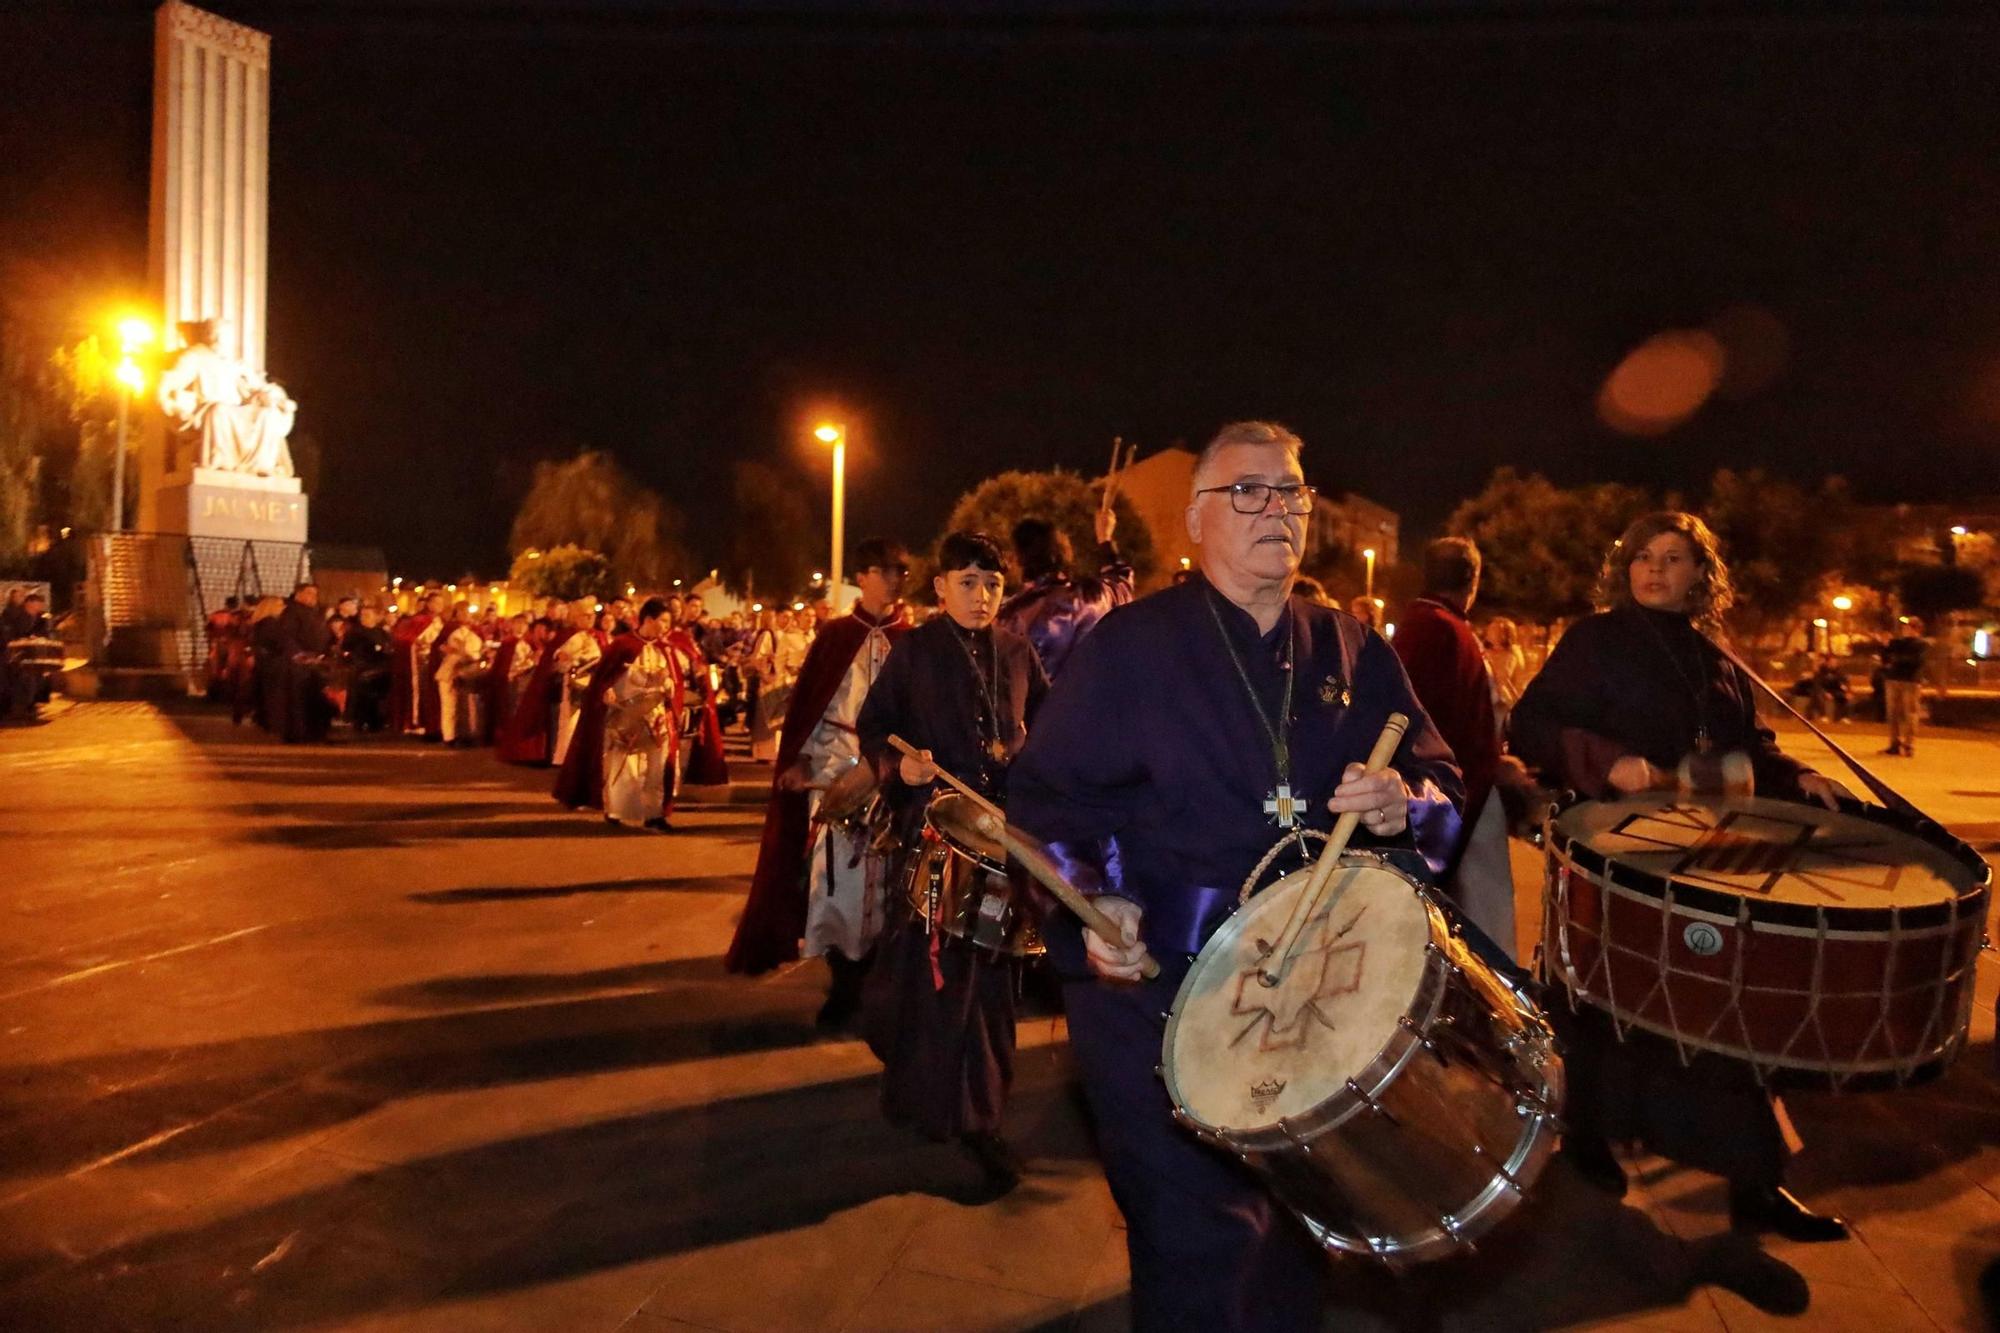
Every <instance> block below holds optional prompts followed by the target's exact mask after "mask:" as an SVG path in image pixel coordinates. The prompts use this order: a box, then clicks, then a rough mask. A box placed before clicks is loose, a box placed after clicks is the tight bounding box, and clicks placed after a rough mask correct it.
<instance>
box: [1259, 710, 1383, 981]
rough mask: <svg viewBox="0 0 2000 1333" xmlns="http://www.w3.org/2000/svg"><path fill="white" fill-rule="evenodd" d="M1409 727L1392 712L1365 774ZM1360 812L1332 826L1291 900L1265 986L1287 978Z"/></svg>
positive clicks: (1263, 977)
mask: <svg viewBox="0 0 2000 1333" xmlns="http://www.w3.org/2000/svg"><path fill="white" fill-rule="evenodd" d="M1409 729H1410V719H1409V718H1408V717H1407V716H1406V715H1404V714H1402V713H1391V714H1389V720H1388V721H1387V722H1385V723H1383V724H1382V734H1381V735H1380V736H1377V737H1376V738H1375V748H1374V749H1373V750H1371V751H1369V753H1368V762H1367V763H1366V764H1365V765H1363V766H1362V767H1363V773H1362V776H1364V777H1366V776H1367V775H1368V774H1369V773H1380V772H1381V771H1382V770H1383V769H1385V768H1387V767H1388V766H1389V761H1390V760H1391V759H1393V758H1395V757H1396V747H1397V746H1399V745H1401V744H1402V743H1403V733H1404V732H1406V731H1408V730H1409ZM1360 824H1361V812H1360V811H1359V810H1349V811H1348V812H1347V813H1345V814H1343V815H1342V816H1341V817H1340V818H1339V819H1338V820H1337V821H1335V823H1334V826H1333V835H1332V836H1331V837H1329V838H1328V839H1327V840H1326V846H1325V847H1324V848H1322V849H1321V850H1320V854H1319V860H1317V861H1315V862H1313V871H1312V879H1311V880H1309V881H1308V882H1307V884H1306V891H1305V892H1304V893H1302V894H1300V895H1299V896H1298V898H1297V899H1296V900H1295V901H1294V902H1293V903H1292V915H1291V917H1290V918H1289V919H1288V920H1287V921H1286V922H1285V929H1284V930H1283V932H1281V933H1280V934H1279V936H1278V942H1277V943H1276V944H1274V945H1272V946H1271V952H1269V953H1267V954H1265V955H1264V967H1263V969H1262V970H1261V971H1259V972H1258V973H1257V980H1258V981H1260V982H1262V983H1263V984H1264V985H1266V986H1275V985H1277V984H1278V983H1279V982H1280V981H1282V980H1284V976H1285V970H1286V969H1287V968H1288V967H1290V966H1291V963H1292V951H1293V950H1295V949H1297V948H1298V947H1299V939H1300V938H1301V937H1302V936H1303V935H1304V934H1305V929H1306V923H1307V922H1309V921H1311V920H1312V919H1313V917H1314V916H1316V915H1318V913H1319V900H1320V896H1321V895H1322V894H1324V893H1325V892H1326V886H1327V881H1329V880H1331V879H1332V878H1333V872H1334V870H1335V868H1336V867H1337V866H1338V863H1339V861H1340V854H1341V853H1342V852H1344V851H1346V850H1347V842H1348V839H1350V838H1352V837H1353V836H1354V830H1355V829H1356V828H1358V827H1360Z"/></svg>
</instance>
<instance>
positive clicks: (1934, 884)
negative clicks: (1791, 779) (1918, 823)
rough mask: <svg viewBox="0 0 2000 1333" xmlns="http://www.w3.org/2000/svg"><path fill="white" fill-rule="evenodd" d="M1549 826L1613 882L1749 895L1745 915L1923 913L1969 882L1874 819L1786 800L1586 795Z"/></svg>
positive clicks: (1924, 847) (1938, 855) (1941, 857)
mask: <svg viewBox="0 0 2000 1333" xmlns="http://www.w3.org/2000/svg"><path fill="white" fill-rule="evenodd" d="M1554 834H1555V838H1556V841H1557V844H1558V845H1559V846H1561V847H1563V849H1564V850H1565V851H1567V852H1568V853H1569V854H1570V856H1571V857H1572V858H1574V859H1576V860H1578V862H1579V863H1580V864H1582V865H1583V866H1584V867H1585V868H1586V869H1594V868H1595V866H1594V865H1593V862H1602V863H1603V868H1604V870H1605V871H1606V872H1607V873H1608V874H1609V876H1610V878H1611V879H1612V880H1613V881H1614V882H1616V883H1617V884H1618V885H1619V886H1620V887H1623V888H1627V889H1632V890H1635V891H1640V892H1647V891H1651V892H1653V893H1655V894H1656V895H1658V894H1662V893H1664V891H1665V889H1666V887H1667V886H1668V885H1669V884H1671V885H1672V886H1673V887H1674V889H1675V891H1676V896H1681V895H1683V894H1684V893H1685V892H1686V891H1688V890H1694V891H1697V892H1699V891H1706V892H1709V893H1720V894H1724V895H1729V896H1733V897H1736V898H1743V899H1748V900H1749V903H1748V909H1749V915H1750V916H1751V918H1752V919H1757V918H1758V917H1760V916H1767V915H1768V916H1769V917H1771V918H1773V919H1779V918H1787V919H1788V918H1789V917H1791V916H1793V915H1795V914H1796V913H1797V912H1798V910H1799V909H1807V910H1812V911H1818V910H1824V911H1826V912H1827V913H1828V914H1829V915H1836V916H1837V915H1838V914H1839V913H1841V912H1844V911H1857V912H1862V911H1865V912H1879V911H1882V910H1884V909H1891V908H1894V909H1900V910H1902V911H1905V912H1908V911H1917V912H1921V911H1922V909H1925V908H1934V909H1935V908H1948V907H1949V906H1950V905H1951V904H1953V903H1955V902H1956V901H1957V900H1958V899H1959V898H1960V897H1961V896H1962V895H1963V894H1964V893H1966V892H1967V891H1969V890H1971V889H1972V888H1973V887H1974V885H1973V883H1972V876H1971V874H1970V873H1969V872H1968V871H1967V869H1966V868H1965V867H1964V866H1962V865H1960V864H1959V863H1958V862H1957V861H1956V860H1954V859H1953V858H1952V857H1951V856H1950V855H1949V854H1948V853H1946V852H1945V851H1944V850H1943V849H1942V848H1939V847H1935V846H1933V845H1932V844H1930V843H1928V842H1925V841H1924V840H1922V839H1921V838H1918V837H1915V836H1913V835H1911V834H1907V833H1903V832H1900V831H1899V830H1897V829H1895V828H1892V827H1889V826H1888V825H1887V824H1884V823H1881V822H1878V821H1876V820H1872V819H1863V818H1861V817H1860V816H1857V815H1850V814H1845V813H1842V812H1840V811H1836V810H1828V809H1826V808H1825V807H1823V806H1817V805H1802V804H1799V803H1797V802H1794V801H1772V800H1765V799H1763V798H1760V797H1743V798H1738V799H1732V800H1721V801H1713V802H1705V801H1695V800H1685V799H1681V798H1679V797H1673V796H1666V795H1663V794H1654V795H1647V796H1636V797H1632V798H1630V799H1627V800H1621V801H1585V802H1583V803H1582V804H1580V805H1575V806H1572V807H1570V808H1569V809H1568V810H1565V811H1564V812H1563V813H1562V814H1561V815H1559V816H1557V817H1556V820H1555V825H1554ZM1621 871H1622V872H1623V873H1621Z"/></svg>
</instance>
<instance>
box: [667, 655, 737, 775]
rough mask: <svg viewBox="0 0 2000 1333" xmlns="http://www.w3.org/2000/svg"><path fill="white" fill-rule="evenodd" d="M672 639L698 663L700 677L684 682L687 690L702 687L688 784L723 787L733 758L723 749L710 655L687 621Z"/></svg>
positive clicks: (695, 663)
mask: <svg viewBox="0 0 2000 1333" xmlns="http://www.w3.org/2000/svg"><path fill="white" fill-rule="evenodd" d="M669 639H670V640H671V642H672V643H673V645H674V647H676V648H678V649H680V650H681V651H682V652H684V653H686V654H687V655H688V658H689V660H690V661H692V662H693V663H694V675H695V677H696V679H693V680H688V681H684V682H682V689H683V691H686V690H690V689H699V690H700V691H701V724H700V725H699V726H698V727H696V728H695V733H694V736H693V737H692V739H691V740H690V741H689V746H690V748H689V750H688V770H687V780H688V785H689V786H693V787H720V786H722V785H723V784H724V783H726V782H728V781H729V759H728V757H727V756H726V755H725V754H724V753H723V749H722V719H720V718H719V717H717V716H716V715H715V691H714V690H711V689H710V688H709V687H708V658H706V657H705V656H703V655H702V651H701V648H700V647H699V646H698V645H697V644H696V643H695V641H694V635H693V634H691V633H689V632H688V629H687V627H686V626H685V625H683V626H681V627H680V628H678V629H676V630H675V631H674V632H673V633H672V634H671V635H670V636H669Z"/></svg>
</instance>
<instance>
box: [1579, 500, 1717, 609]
mask: <svg viewBox="0 0 2000 1333" xmlns="http://www.w3.org/2000/svg"><path fill="white" fill-rule="evenodd" d="M1668 532H1677V533H1679V534H1680V535H1681V536H1683V537H1685V538H1687V543H1688V545H1689V546H1691V547H1692V548H1694V559H1695V564H1696V565H1697V566H1698V567H1699V570H1698V572H1697V574H1696V576H1695V581H1694V586H1693V587H1691V588H1689V589H1688V615H1689V617H1690V618H1691V619H1692V620H1693V621H1694V623H1695V624H1696V625H1697V626H1698V627H1700V628H1701V629H1703V630H1705V631H1708V632H1710V633H1715V632H1717V631H1719V630H1721V628H1722V617H1723V616H1724V615H1725V614H1726V613H1727V612H1728V610H1729V608H1730V607H1731V606H1733V605H1735V603H1736V585H1734V584H1733V583H1731V582H1730V581H1729V566H1728V565H1727V564H1726V563H1724V561H1723V559H1722V548H1721V544H1720V543H1718V542H1717V541H1716V539H1715V533H1714V532H1713V531H1711V530H1710V528H1709V526H1708V524H1706V523H1704V522H1702V521H1701V519H1700V518H1699V517H1698V516H1697V515H1694V514H1688V513H1683V512H1682V511H1680V510H1678V509H1666V510H1661V511H1660V512H1659V513H1656V514H1647V515H1646V516H1645V517H1643V518H1641V519H1638V520H1637V521H1636V522H1634V523H1633V524H1632V526H1631V527H1629V528H1627V529H1625V535H1624V536H1622V537H1620V538H1619V539H1618V540H1617V541H1615V542H1613V543H1612V544H1611V550H1610V551H1609V552H1608V553H1607V554H1606V555H1605V557H1604V568H1603V569H1602V570H1601V571H1600V572H1599V573H1598V576H1597V597H1596V601H1597V608H1598V610H1600V611H1610V610H1615V609H1616V608H1618V607H1621V606H1631V605H1633V600H1632V561H1633V559H1634V558H1635V557H1636V556H1637V555H1638V554H1639V552H1641V551H1643V550H1645V549H1646V547H1647V546H1648V545H1649V544H1650V543H1651V542H1652V540H1653V539H1654V538H1655V537H1658V536H1660V535H1662V534H1663V533H1668Z"/></svg>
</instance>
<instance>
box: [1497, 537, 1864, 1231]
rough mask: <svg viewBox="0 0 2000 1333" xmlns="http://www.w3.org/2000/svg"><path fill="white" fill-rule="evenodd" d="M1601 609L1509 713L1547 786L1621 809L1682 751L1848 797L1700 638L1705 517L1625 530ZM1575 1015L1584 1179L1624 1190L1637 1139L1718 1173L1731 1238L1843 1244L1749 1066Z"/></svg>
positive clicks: (1708, 584) (1715, 590)
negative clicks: (1793, 1178)
mask: <svg viewBox="0 0 2000 1333" xmlns="http://www.w3.org/2000/svg"><path fill="white" fill-rule="evenodd" d="M1597 600H1598V604H1599V605H1600V606H1601V607H1603V608H1604V609H1603V610H1601V611H1599V612H1598V613H1597V614H1596V615H1593V616H1588V617H1586V618H1584V619H1582V620H1580V621H1578V622H1577V623H1576V624H1575V625H1572V626H1571V627H1570V629H1569V632H1568V633H1567V634H1565V635H1564V636H1563V638H1562V641H1561V643H1559V644H1558V645H1557V647H1556V650H1555V652H1554V653H1552V654H1551V655H1550V657H1549V660H1548V664H1547V665H1546V666H1545V667H1543V668H1542V671H1541V674H1540V675H1538V676H1536V677H1535V679H1534V680H1533V681H1532V682H1531V683H1530V684H1529V685H1528V688H1527V690H1526V691H1525V692H1524V693H1523V694H1522V696H1521V701H1520V703H1519V705H1517V706H1516V708H1515V710H1514V715H1513V719H1512V724H1511V730H1512V741H1513V748H1514V752H1515V753H1516V754H1518V755H1519V756H1520V757H1521V758H1522V759H1523V760H1524V761H1525V762H1527V763H1528V764H1530V765H1531V766H1533V767H1536V768H1539V769H1540V770H1541V771H1542V773H1543V775H1544V780H1545V781H1547V782H1548V784H1549V785H1550V786H1554V787H1568V788H1570V789H1572V790H1574V791H1576V792H1577V793H1578V794H1580V795H1582V796H1585V797H1588V798H1590V799H1593V800H1609V799H1616V798H1618V797H1620V796H1624V795H1629V794H1633V793H1637V792H1644V791H1649V790H1653V789H1655V788H1663V787H1664V788H1671V787H1673V786H1674V785H1675V773H1676V770H1677V768H1678V767H1679V765H1680V762H1681V760H1682V759H1683V758H1685V757H1686V756H1689V755H1696V756H1707V755H1717V756H1720V755H1723V754H1727V753H1730V752H1739V753H1741V754H1744V755H1746V756H1747V757H1748V758H1749V761H1750V766H1751V769H1752V771H1753V772H1754V774H1755V778H1756V790H1757V794H1758V795H1759V796H1767V797H1775V798H1777V799H1781V800H1795V801H1816V802H1818V803H1820V804H1823V805H1826V806H1829V807H1831V806H1833V805H1834V804H1835V802H1836V798H1837V797H1839V796H1844V795H1846V794H1847V793H1846V790H1845V789H1844V788H1842V787H1841V786H1840V785H1839V784H1838V783H1836V782H1834V781H1832V780H1831V779H1829V778H1826V777H1824V776H1822V775H1820V774H1818V773H1815V772H1813V771H1812V770H1811V769H1809V768H1807V767H1805V766H1804V765H1803V764H1800V763H1799V762H1798V761H1796V760H1794V759H1791V758H1788V757H1787V756H1786V755H1784V754H1783V753H1781V752H1780V751H1779V749H1778V746H1777V741H1776V739H1775V738H1774V737H1773V735H1772V734H1771V732H1770V731H1769V730H1767V729H1766V728H1764V727H1763V726H1761V725H1760V724H1759V723H1758V721H1757V712H1756V708H1755V702H1754V697H1753V695H1752V693H1751V691H1752V688H1753V687H1752V685H1751V682H1750V679H1749V676H1748V675H1747V674H1746V673H1745V672H1744V671H1743V670H1742V669H1741V668H1739V667H1738V666H1736V665H1735V663H1734V662H1732V661H1731V660H1730V659H1729V658H1727V657H1725V656H1724V655H1723V653H1722V650H1721V649H1720V648H1718V647H1717V646H1716V644H1715V642H1714V640H1712V639H1711V638H1710V637H1709V636H1710V635H1711V634H1714V633H1717V632H1719V630H1720V627H1721V618H1722V615H1723V613H1724V612H1725V611H1727V610H1728V609H1729V605H1730V603H1731V602H1732V601H1733V600H1734V593H1733V590H1732V588H1731V586H1730V582H1729V571H1728V569H1727V568H1726V567H1725V566H1724V564H1723V561H1722V556H1721V555H1720V553H1719V552H1718V551H1717V549H1716V541H1715V535H1714V534H1713V533H1712V532H1710V531H1709V529H1708V525H1707V524H1705V523H1703V522H1702V521H1701V519H1699V518H1697V517H1696V516H1694V515H1693V514H1684V513H1676V512H1667V513H1658V514H1648V515H1647V516H1646V517H1644V518H1642V519H1640V520H1639V521H1638V522H1636V523H1634V524H1633V525H1632V526H1631V527H1630V528H1628V529H1627V530H1626V532H1625V535H1624V536H1623V537H1622V538H1620V539H1619V540H1618V541H1617V542H1616V543H1615V544H1614V545H1613V546H1612V548H1611V552H1610V554H1609V555H1608V556H1607V557H1606V558H1605V562H1604V571H1603V574H1602V576H1601V578H1600V580H1599V584H1598V590H1597ZM1571 1008H1573V1007H1572V1006H1559V1007H1558V1009H1559V1012H1558V1014H1557V1019H1558V1022H1559V1023H1560V1024H1561V1025H1562V1027H1563V1029H1564V1032H1563V1035H1564V1036H1566V1037H1567V1043H1566V1047H1567V1049H1566V1052H1565V1058H1566V1064H1567V1067H1568V1072H1569V1079H1570V1091H1569V1104H1568V1113H1567V1120H1568V1124H1569V1134H1568V1136H1567V1139H1566V1141H1565V1144H1564V1149H1563V1152H1564V1155H1565V1156H1566V1157H1567V1158H1568V1159H1569V1160H1570V1162H1571V1164H1572V1165H1574V1166H1576V1167H1577V1168H1578V1170H1579V1171H1581V1172H1582V1174H1584V1175H1585V1176H1586V1177H1587V1178H1589V1179H1590V1180H1591V1181H1592V1182H1593V1183H1596V1184H1599V1185H1601V1186H1602V1187H1604V1188H1605V1189H1607V1190H1609V1191H1610V1192H1611V1193H1613V1194H1616V1195H1623V1194H1624V1192H1625V1173H1624V1169H1623V1167H1621V1166H1620V1165H1619V1163H1618V1159H1617V1158H1616V1157H1615V1156H1614V1155H1613V1154H1612V1152H1611V1148H1610V1144H1611V1142H1612V1141H1614V1140H1624V1141H1630V1140H1633V1139H1638V1140H1640V1141H1642V1142H1644V1143H1645V1145H1646V1146H1647V1147H1648V1148H1649V1149H1651V1150H1652V1151H1654V1152H1657V1153H1659V1154H1660V1155H1661V1156H1663V1157H1667V1158H1669V1159H1671V1160H1673V1161H1676V1162H1679V1163H1682V1164H1683V1165H1686V1166H1692V1167H1696V1168H1699V1169H1701V1170H1706V1171H1713V1172H1715V1173H1717V1174H1718V1175H1722V1176H1725V1177H1727V1178H1728V1179H1729V1181H1730V1192H1729V1211H1730V1219H1731V1221H1732V1223H1733V1224H1734V1225H1735V1226H1736V1227H1738V1228H1739V1229H1742V1230H1771V1231H1776V1232H1777V1233H1779V1234H1780V1235H1783V1236H1786V1237H1788V1238H1790V1239H1792V1240H1800V1241H1819V1240H1840V1239H1843V1238H1845V1237H1846V1235H1847V1225H1846V1223H1845V1222H1843V1221H1842V1220H1841V1219H1839V1218H1837V1217H1833V1216H1829V1215H1824V1214H1819V1213H1815V1212H1813V1211H1811V1210H1810V1209H1808V1208H1807V1207H1806V1206H1805V1205H1804V1204H1803V1203H1801V1202H1800V1201H1799V1200H1798V1199H1797V1198H1796V1197H1795V1196H1793V1195H1792V1194H1791V1193H1790V1192H1789V1191H1788V1190H1786V1189H1785V1188H1784V1185H1783V1179H1784V1165H1785V1158H1786V1155H1787V1146H1786V1139H1785V1133H1784V1131H1783V1130H1782V1129H1781V1128H1780V1125H1779V1118H1778V1113H1777V1108H1776V1106H1775V1104H1774V1102H1773V1100H1772V1098H1771V1096H1770V1094H1769V1093H1767V1092H1766V1091H1765V1090H1764V1089H1763V1087H1762V1086H1761V1085H1760V1084H1759V1083H1758V1081H1757V1078H1756V1076H1755V1073H1754V1071H1753V1070H1752V1069H1751V1067H1750V1066H1749V1065H1747V1064H1744V1063H1741V1062H1739V1061H1735V1060H1731V1059H1728V1058H1727V1057H1724V1056H1718V1055H1713V1054H1697V1055H1695V1056H1694V1057H1693V1058H1692V1060H1691V1061H1689V1062H1686V1063H1684V1062H1683V1061H1682V1059H1681V1055H1680V1052H1679V1051H1678V1049H1677V1048H1676V1047H1675V1045H1674V1043H1673V1042H1671V1041H1670V1040H1668V1039H1666V1038H1662V1037H1657V1036H1653V1035H1650V1034H1647V1033H1644V1032H1632V1033H1629V1034H1627V1035H1626V1036H1625V1037H1624V1038H1623V1039H1621V1038H1620V1036H1619V1034H1618V1033H1617V1032H1616V1030H1615V1029H1614V1028H1613V1026H1612V1023H1611V1020H1610V1018H1609V1016H1608V1015H1606V1014H1605V1013H1604V1012H1603V1011H1601V1010H1598V1009H1595V1008H1591V1007H1588V1006H1583V1007H1574V1012H1562V1011H1563V1010H1569V1009H1571Z"/></svg>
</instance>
